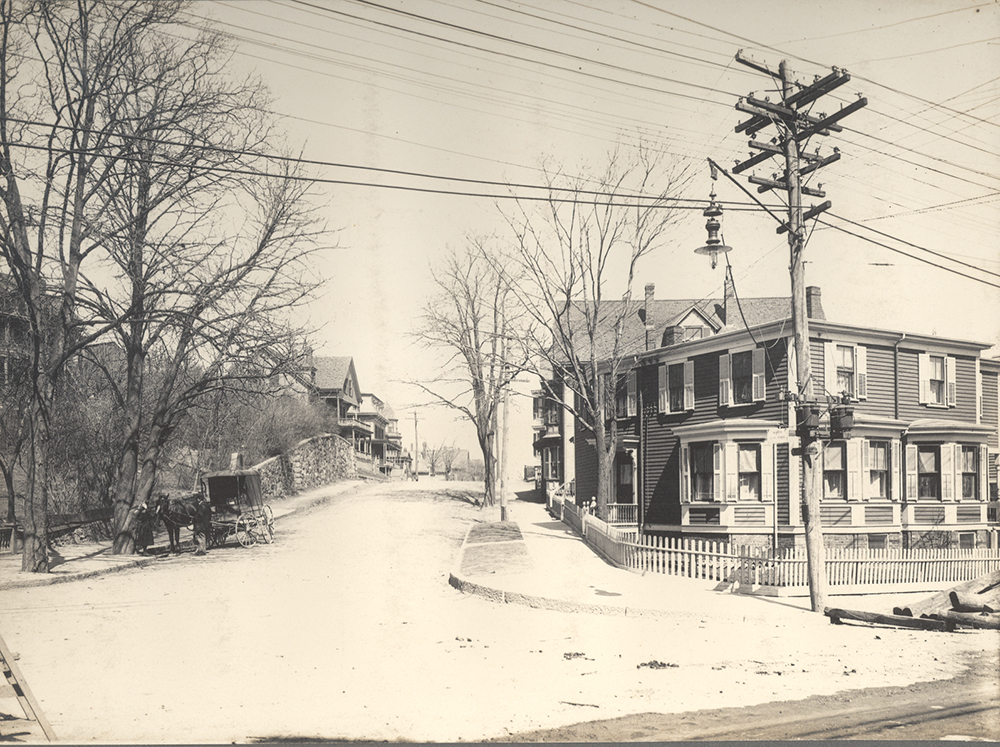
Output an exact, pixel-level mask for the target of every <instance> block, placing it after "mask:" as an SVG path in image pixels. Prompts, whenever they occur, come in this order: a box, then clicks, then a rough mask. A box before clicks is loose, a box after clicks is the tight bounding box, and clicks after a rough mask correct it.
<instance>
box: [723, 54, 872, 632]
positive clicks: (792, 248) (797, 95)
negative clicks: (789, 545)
mask: <svg viewBox="0 0 1000 747" xmlns="http://www.w3.org/2000/svg"><path fill="white" fill-rule="evenodd" d="M736 61H737V62H739V63H741V64H743V65H746V66H747V67H750V68H753V69H754V70H757V71H758V72H761V73H764V74H765V75H767V76H768V77H770V78H771V79H772V80H774V79H777V80H779V81H780V83H781V103H779V104H774V103H771V101H770V100H769V99H768V98H767V97H765V98H763V99H760V98H757V97H755V96H753V94H751V95H749V96H747V97H746V98H745V99H741V100H740V101H739V103H737V104H736V108H737V109H738V110H739V111H742V112H745V113H747V114H750V115H751V118H750V119H748V120H745V121H743V122H741V123H740V124H738V125H737V126H736V132H744V133H746V134H747V135H749V136H750V138H751V139H750V143H749V145H750V147H751V148H753V149H754V150H757V151H759V152H758V153H757V154H756V155H754V154H752V153H751V155H750V158H749V159H747V160H746V161H744V162H743V163H740V164H737V165H736V166H735V167H734V168H733V172H734V173H737V174H738V173H740V172H742V171H746V170H747V169H749V168H752V167H753V166H756V165H757V164H762V163H765V162H766V161H767V160H768V159H770V158H771V157H773V156H784V159H785V171H784V176H783V178H778V175H777V174H775V175H774V177H773V178H771V179H766V178H760V177H757V176H751V177H750V182H751V183H753V184H757V185H758V188H757V191H758V192H761V193H763V192H767V191H769V190H772V189H779V190H783V191H786V192H788V222H787V223H784V224H782V225H780V226H779V227H778V229H777V231H778V233H779V234H780V233H784V232H785V231H787V232H788V249H789V255H790V257H789V259H790V264H789V273H790V274H791V280H792V326H793V328H794V335H795V363H796V375H795V378H796V388H797V391H796V392H792V393H791V396H790V399H791V400H792V401H794V402H795V403H796V433H797V435H798V437H799V444H800V448H799V449H797V450H794V452H795V453H797V454H799V455H801V457H802V462H801V465H802V504H803V520H804V523H805V540H806V558H807V561H808V570H809V597H810V601H811V602H812V609H813V612H822V611H823V607H824V605H825V603H826V585H827V579H826V549H825V547H824V544H823V525H822V517H821V510H820V499H821V497H822V494H823V467H822V459H823V453H822V442H821V441H819V440H818V436H819V415H820V411H821V408H820V407H819V403H818V402H817V399H816V393H815V386H814V382H813V376H812V353H811V344H810V341H809V311H808V309H807V307H806V282H805V270H804V269H803V262H802V253H803V251H804V250H805V243H806V240H805V221H807V220H809V219H810V218H813V217H815V216H817V215H819V214H820V213H822V212H823V211H825V210H827V209H829V208H830V202H829V200H827V201H826V202H824V203H822V204H821V205H818V206H816V207H811V208H810V209H809V210H808V211H806V212H805V213H803V211H802V195H803V194H807V195H810V196H812V197H825V194H824V193H823V191H822V189H821V188H820V187H822V185H819V186H818V187H817V188H816V189H812V188H809V187H806V186H804V185H803V184H802V177H803V176H805V175H806V174H811V173H813V172H815V171H817V170H819V169H820V168H822V167H824V166H826V165H828V164H831V163H833V162H835V161H837V160H839V159H840V151H839V150H838V149H836V148H834V152H833V154H832V155H829V156H826V157H822V156H820V155H819V149H817V151H816V154H815V155H813V154H803V149H804V147H805V144H806V143H808V141H809V139H810V138H811V137H812V136H813V135H821V136H825V135H829V134H830V133H831V132H841V131H842V130H843V128H842V127H841V126H840V125H838V124H837V122H838V121H839V120H841V119H843V118H844V117H846V116H848V115H849V114H851V113H852V112H855V111H857V110H858V109H860V108H862V107H864V106H866V105H867V103H868V102H867V100H866V99H864V98H863V97H859V98H858V100H857V101H855V102H853V103H851V104H848V105H847V106H843V107H841V108H840V109H839V110H838V111H837V112H835V113H834V114H831V115H829V116H827V115H826V114H820V115H819V116H818V117H814V116H812V115H810V114H808V113H807V112H808V109H809V108H811V105H812V104H813V102H815V101H816V100H818V99H819V98H820V97H821V96H824V95H825V94H827V93H829V92H830V91H832V90H834V89H835V88H838V87H839V86H842V85H843V84H844V83H847V82H848V81H849V80H850V79H851V76H850V75H848V74H847V73H846V72H844V71H842V70H838V69H837V68H834V69H833V71H832V72H831V73H830V74H829V75H827V76H826V77H824V78H820V77H819V76H817V77H816V79H815V80H814V81H813V83H812V84H810V85H805V86H804V85H800V84H798V83H796V82H795V81H794V80H792V74H791V71H790V70H789V67H788V62H787V60H782V61H781V65H780V66H779V68H778V74H777V75H775V74H774V72H773V71H771V70H769V69H768V68H767V66H766V65H763V64H761V63H758V62H754V61H752V60H750V59H747V58H746V57H744V56H743V53H742V51H741V52H739V53H737V55H736ZM772 124H773V125H775V126H776V127H777V129H778V137H777V138H773V139H771V141H770V142H767V141H765V140H757V139H756V137H755V136H756V133H758V132H759V131H761V130H763V129H764V128H765V127H768V126H769V125H772ZM779 138H780V143H779ZM802 161H807V162H808V163H807V165H805V166H803V165H802ZM751 196H752V195H751ZM754 199H756V198H754ZM759 202H760V201H759V200H758V203H759ZM825 384H826V388H827V389H829V388H830V387H831V385H832V382H825Z"/></svg>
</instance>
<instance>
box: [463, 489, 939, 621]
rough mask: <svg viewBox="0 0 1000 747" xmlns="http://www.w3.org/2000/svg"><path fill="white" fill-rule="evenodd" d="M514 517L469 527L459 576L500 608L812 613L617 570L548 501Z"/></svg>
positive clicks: (783, 602) (786, 602) (866, 603)
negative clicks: (552, 510)
mask: <svg viewBox="0 0 1000 747" xmlns="http://www.w3.org/2000/svg"><path fill="white" fill-rule="evenodd" d="M509 515H510V521H509V522H507V523H505V524H499V523H494V524H488V525H473V526H472V527H471V528H470V529H469V532H468V534H467V535H466V538H465V541H464V542H463V544H462V548H461V550H460V551H459V554H458V557H457V559H456V562H455V565H454V568H453V570H452V572H451V576H450V579H449V583H451V585H452V586H454V587H455V588H457V589H459V590H460V591H463V592H466V593H469V594H476V595H479V596H483V597H485V598H487V599H490V600H492V601H494V602H498V603H507V604H525V605H528V606H530V607H537V608H541V609H551V610H559V611H564V612H589V613H595V614H604V615H624V616H633V617H639V616H641V617H662V616H668V615H669V616H671V617H676V616H677V615H679V614H680V615H692V616H694V615H705V614H711V615H715V616H741V615H745V614H747V612H748V611H750V610H755V611H763V610H764V609H765V608H766V609H768V610H771V611H775V612H776V611H779V610H784V611H786V612H787V613H789V614H791V615H793V616H800V614H801V612H805V611H809V610H810V609H811V604H810V599H809V597H808V596H804V597H782V598H780V599H778V598H772V597H761V596H752V595H744V594H735V593H733V592H732V591H730V590H729V586H728V585H726V584H723V585H721V588H720V584H719V582H717V581H710V580H705V579H693V578H683V577H677V576H667V575H664V574H658V573H648V574H640V573H634V572H632V571H627V570H623V569H621V568H616V567H615V566H614V565H612V564H611V563H609V562H607V561H606V560H604V559H603V558H602V557H601V556H600V555H598V554H597V552H596V551H595V550H593V549H592V548H591V547H590V546H589V545H587V544H586V543H585V542H584V541H583V539H582V538H581V537H580V536H579V535H578V534H576V533H575V532H573V531H572V530H571V529H570V528H569V526H568V525H566V524H563V523H562V522H561V521H558V520H556V519H553V518H552V517H551V516H550V515H549V513H548V511H546V509H545V506H544V504H541V503H529V502H525V501H514V502H512V503H511V504H510V505H509ZM927 596H928V593H927V592H919V593H911V594H894V595H886V594H882V595H866V596H834V597H830V598H829V600H828V606H835V607H841V608H846V609H864V610H869V611H873V612H890V611H891V610H892V607H893V606H894V605H899V604H900V603H904V604H909V603H912V602H914V601H917V600H920V599H923V598H925V597H927Z"/></svg>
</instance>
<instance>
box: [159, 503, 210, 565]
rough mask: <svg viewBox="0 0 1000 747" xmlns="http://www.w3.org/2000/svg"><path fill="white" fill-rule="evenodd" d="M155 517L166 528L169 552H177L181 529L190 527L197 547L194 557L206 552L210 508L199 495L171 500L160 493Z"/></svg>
mask: <svg viewBox="0 0 1000 747" xmlns="http://www.w3.org/2000/svg"><path fill="white" fill-rule="evenodd" d="M155 516H156V518H159V519H160V520H161V521H162V522H163V526H165V527H166V528H167V536H168V538H169V539H170V552H177V551H178V547H179V545H180V539H181V527H186V526H190V527H191V530H192V533H193V534H194V541H195V544H196V545H197V548H198V549H197V550H196V551H195V555H204V554H205V553H206V552H208V534H209V531H211V528H212V508H211V506H210V505H209V503H208V501H206V500H205V499H204V498H203V497H202V495H201V493H197V492H196V493H189V494H187V495H185V496H182V497H180V498H171V497H170V496H169V495H167V494H166V493H161V494H160V496H159V498H158V499H157V501H156V509H155Z"/></svg>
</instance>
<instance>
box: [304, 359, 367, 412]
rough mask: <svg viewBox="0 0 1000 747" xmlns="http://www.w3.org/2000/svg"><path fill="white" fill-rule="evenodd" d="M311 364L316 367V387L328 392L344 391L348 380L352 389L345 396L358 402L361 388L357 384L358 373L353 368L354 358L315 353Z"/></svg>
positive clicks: (337, 392) (355, 402)
mask: <svg viewBox="0 0 1000 747" xmlns="http://www.w3.org/2000/svg"><path fill="white" fill-rule="evenodd" d="M313 366H314V367H315V369H316V380H315V384H316V389H318V390H319V391H321V392H327V393H329V394H339V393H341V392H344V391H345V385H346V384H347V382H348V381H350V382H351V388H352V389H353V391H352V392H351V393H350V394H349V395H347V398H348V399H351V400H352V401H353V402H354V404H358V402H359V401H360V395H361V389H360V387H359V386H358V374H357V372H356V371H355V369H354V358H352V357H350V356H329V355H316V356H313Z"/></svg>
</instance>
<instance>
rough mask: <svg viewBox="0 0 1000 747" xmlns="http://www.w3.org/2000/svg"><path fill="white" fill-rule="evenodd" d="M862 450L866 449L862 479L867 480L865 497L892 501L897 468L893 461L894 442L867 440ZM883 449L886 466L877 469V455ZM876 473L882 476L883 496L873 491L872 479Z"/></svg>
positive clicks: (877, 439) (881, 439)
mask: <svg viewBox="0 0 1000 747" xmlns="http://www.w3.org/2000/svg"><path fill="white" fill-rule="evenodd" d="M862 448H863V449H864V464H863V466H862V471H863V475H862V478H863V479H864V480H865V488H866V490H865V496H866V497H867V498H869V499H872V498H874V499H875V500H880V501H887V500H891V499H892V495H893V479H892V478H893V469H894V467H895V464H894V463H893V459H892V456H893V448H892V440H891V439H888V438H884V439H883V438H866V439H865V441H864V445H863V447H862ZM882 449H884V450H885V465H884V467H882V468H876V467H875V454H876V453H877V451H881V450H882ZM874 473H879V474H881V476H882V477H881V480H880V484H881V485H882V487H883V490H882V493H881V495H876V494H875V492H874V491H873V490H872V485H873V484H874V483H873V480H872V477H873V475H874Z"/></svg>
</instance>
